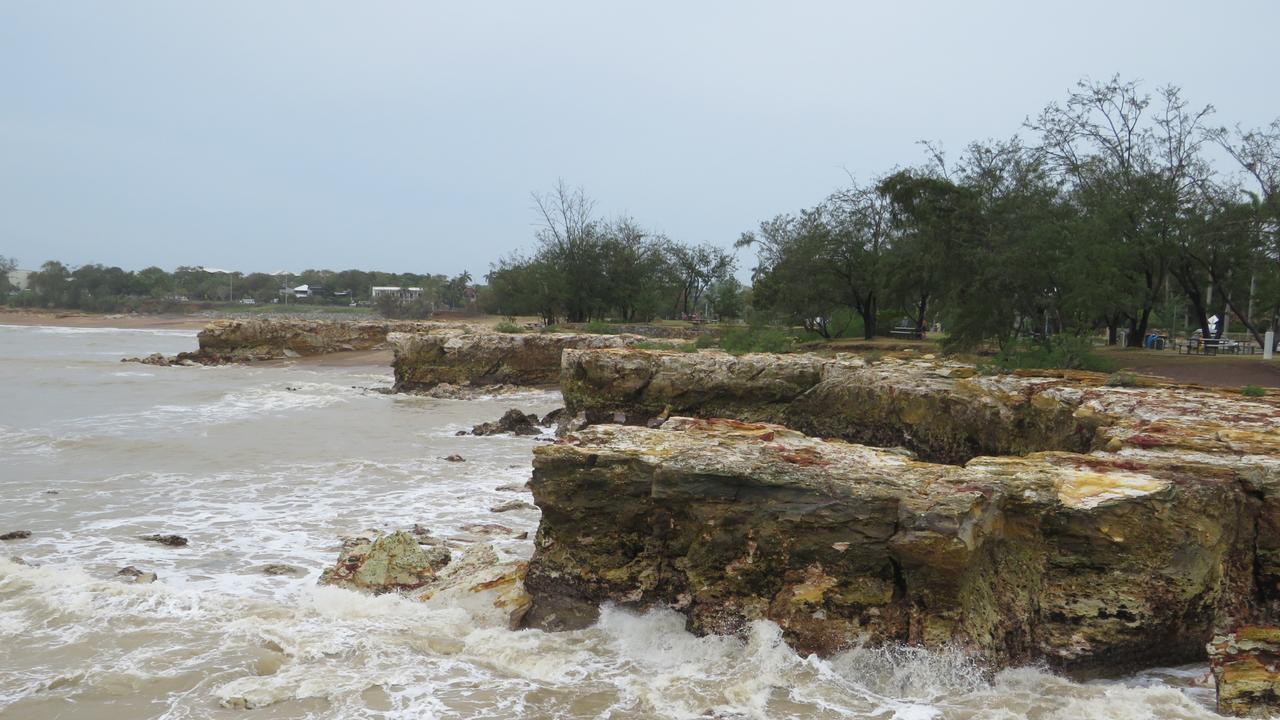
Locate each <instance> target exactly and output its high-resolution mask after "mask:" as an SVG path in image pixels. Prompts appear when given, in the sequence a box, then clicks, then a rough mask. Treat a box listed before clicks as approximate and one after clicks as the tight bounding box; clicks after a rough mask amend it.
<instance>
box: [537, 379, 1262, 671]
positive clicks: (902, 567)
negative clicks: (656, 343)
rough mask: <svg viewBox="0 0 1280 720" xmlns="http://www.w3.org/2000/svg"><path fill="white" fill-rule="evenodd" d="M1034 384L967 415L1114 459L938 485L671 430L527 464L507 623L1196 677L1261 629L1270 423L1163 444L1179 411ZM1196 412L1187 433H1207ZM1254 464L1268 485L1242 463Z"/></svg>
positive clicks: (764, 442) (808, 452) (1066, 462)
mask: <svg viewBox="0 0 1280 720" xmlns="http://www.w3.org/2000/svg"><path fill="white" fill-rule="evenodd" d="M623 357H624V358H630V359H631V360H634V361H636V362H642V360H637V359H636V358H637V355H636V354H630V355H624V356H623ZM813 362H815V363H816V362H817V361H813ZM566 366H567V367H569V366H570V365H569V363H568V361H566ZM808 372H814V371H813V370H810V371H808ZM826 372H827V371H826V370H825V369H822V368H819V370H818V371H817V374H818V375H820V376H823V377H825V374H826ZM770 373H772V379H770V380H768V382H767V383H765V384H766V385H769V386H772V387H775V388H779V391H778V392H777V393H775V394H774V395H773V396H768V395H766V396H765V399H766V400H768V399H769V397H773V398H784V397H786V396H787V395H788V394H789V393H790V392H791V391H790V390H789V389H787V388H789V387H791V385H792V384H794V380H793V379H792V378H794V377H796V375H783V374H782V373H781V369H779V368H774V369H773V370H770V369H769V368H768V367H767V366H766V367H764V368H763V369H762V370H761V371H760V375H761V376H768V375H769V374H770ZM745 376H746V374H744V377H745ZM1060 379H1061V378H1060ZM704 380H705V382H708V383H714V382H715V378H714V377H713V376H706V377H705V378H704ZM944 380H946V378H938V377H937V376H934V377H933V379H931V380H929V384H933V383H937V382H942V381H944ZM974 380H978V379H977V378H974ZM983 380H986V379H983ZM1051 380H1052V379H1050V378H1038V379H1036V378H1002V379H992V380H989V382H993V383H996V384H995V385H992V386H988V385H984V384H978V385H977V388H987V387H990V388H991V392H992V393H994V392H995V390H996V389H997V388H1004V389H1005V391H1006V392H1007V393H1009V394H1010V395H1016V396H1017V397H1020V398H1022V400H1020V401H1018V402H1017V403H1015V402H1014V401H1013V400H1011V399H1008V398H1005V397H1004V395H985V396H984V397H987V398H989V400H988V402H984V403H978V404H975V405H974V407H984V406H987V404H988V403H990V405H991V410H990V412H991V413H992V414H991V415H990V417H993V418H998V419H1003V421H1004V422H1005V427H1015V428H1016V427H1017V425H1010V424H1009V423H1008V419H1007V416H1006V415H1004V414H1003V413H1011V414H1012V416H1013V417H1017V413H1018V412H1019V411H1021V412H1024V413H1025V412H1027V411H1028V410H1027V408H1026V406H1025V405H1024V404H1023V403H1026V404H1030V405H1031V406H1032V407H1038V406H1039V405H1041V404H1043V405H1044V406H1046V407H1045V409H1046V411H1053V412H1061V413H1065V415H1066V417H1067V418H1071V419H1074V420H1081V419H1083V418H1088V419H1089V420H1090V422H1097V423H1098V424H1097V427H1099V428H1104V429H1105V430H1106V432H1104V434H1103V436H1102V437H1101V438H1099V440H1100V441H1104V442H1105V443H1110V440H1111V439H1117V440H1118V441H1119V442H1120V445H1121V446H1122V451H1121V452H1105V451H1101V452H1095V453H1092V454H1080V453H1068V452H1043V453H1033V454H1030V455H1027V456H1025V457H980V458H977V459H973V460H971V461H970V462H968V464H967V465H964V466H958V465H944V464H932V463H926V462H921V461H918V460H915V459H913V458H911V457H909V456H908V455H907V454H904V453H902V452H900V451H893V450H883V449H876V448H870V447H865V446H860V445H852V444H847V443H844V442H840V441H823V440H819V439H816V438H812V437H807V436H805V435H802V434H801V433H799V432H795V431H793V430H787V429H784V428H782V427H779V426H776V425H768V424H752V423H742V422H736V421H731V420H694V419H687V418H672V419H670V420H668V421H667V422H666V423H665V424H664V425H663V426H662V428H661V429H650V428H645V427H636V426H620V425H599V426H594V427H590V428H587V429H585V430H582V431H580V432H578V433H575V434H571V435H569V436H567V437H565V438H563V439H562V440H560V441H559V442H557V443H556V444H554V445H548V446H544V447H539V448H537V449H536V450H535V459H534V475H533V480H532V483H531V486H532V490H533V494H534V499H535V502H536V504H537V505H538V507H539V508H540V509H541V511H542V521H541V525H540V526H539V529H538V534H537V538H536V544H535V554H534V556H533V559H532V560H531V562H530V566H529V569H528V576H527V579H526V585H527V587H528V589H529V591H530V593H531V594H532V596H533V607H532V608H531V610H530V611H529V614H528V615H527V616H526V621H527V623H528V624H530V625H532V626H535V627H542V628H550V629H555V628H570V627H578V626H581V625H583V624H586V623H588V622H590V621H591V620H593V619H594V618H595V616H596V612H597V608H598V606H599V604H600V603H602V602H613V603H618V604H621V605H624V606H629V607H636V608H645V607H652V606H666V607H671V608H675V609H677V610H679V611H681V612H683V613H684V614H685V615H686V616H687V617H688V623H689V626H690V628H691V629H692V630H694V631H696V632H700V633H713V632H714V633H724V632H734V631H736V630H738V629H740V628H741V627H743V625H744V624H745V623H746V622H748V621H750V620H753V619H757V618H767V619H770V620H773V621H775V622H777V623H778V624H779V625H780V626H781V627H782V629H783V632H784V634H785V636H786V638H787V639H788V641H789V642H791V643H792V644H793V645H794V646H795V647H797V648H798V649H800V650H801V651H802V652H804V651H815V652H821V653H830V652H833V651H836V650H839V649H841V648H844V647H847V646H850V645H853V644H857V643H870V644H878V643H896V642H902V643H913V644H922V645H925V646H929V647H939V646H943V645H958V646H960V647H964V648H967V649H968V650H970V651H971V652H973V653H976V654H978V655H980V656H981V657H983V658H985V659H986V660H987V661H989V662H991V663H994V664H997V665H1003V664H1011V663H1022V662H1030V661H1038V660H1044V661H1046V662H1048V663H1049V664H1050V665H1051V666H1053V667H1055V668H1061V669H1064V670H1067V671H1071V672H1075V673H1079V674H1094V673H1103V674H1108V673H1116V672H1122V671H1126V670H1130V669H1133V668H1137V667H1146V666H1151V665H1169V664H1177V663H1181V662H1187V661H1193V660H1199V659H1202V658H1203V657H1204V648H1205V643H1206V642H1208V641H1209V639H1210V638H1211V637H1212V635H1213V634H1214V633H1215V632H1216V631H1220V630H1222V629H1224V628H1229V627H1234V626H1236V625H1238V624H1239V623H1242V622H1252V621H1256V620H1259V619H1262V620H1266V619H1268V618H1270V617H1272V616H1274V615H1275V614H1276V602H1275V601H1276V599H1277V596H1280V585H1278V584H1277V581H1276V580H1277V578H1278V577H1280V575H1277V572H1276V570H1277V565H1276V562H1275V559H1276V555H1275V548H1276V547H1277V540H1280V532H1278V531H1277V527H1280V505H1278V504H1277V502H1276V497H1277V495H1278V494H1280V492H1277V488H1278V487H1280V464H1277V462H1276V454H1275V453H1274V452H1273V450H1274V447H1273V445H1272V444H1273V443H1274V442H1276V440H1275V430H1274V428H1275V425H1276V423H1277V422H1280V420H1278V419H1277V418H1278V417H1280V413H1278V412H1276V408H1275V407H1274V406H1266V410H1268V411H1270V413H1271V414H1270V415H1269V416H1268V417H1265V418H1264V417H1262V416H1263V415H1265V412H1264V410H1262V409H1259V408H1249V407H1244V406H1240V405H1237V406H1236V407H1237V411H1238V412H1240V413H1245V414H1248V413H1254V415H1252V416H1251V417H1252V418H1253V420H1252V421H1250V422H1255V423H1257V424H1258V425H1266V426H1267V427H1270V428H1272V430H1271V434H1270V435H1268V434H1267V433H1264V432H1263V431H1262V429H1261V428H1260V427H1257V428H1254V429H1249V428H1248V427H1245V426H1247V425H1248V424H1249V423H1248V422H1242V423H1240V424H1239V425H1238V426H1232V427H1218V428H1217V429H1212V427H1213V426H1212V423H1213V422H1220V421H1225V420H1226V419H1227V418H1225V417H1223V416H1220V415H1219V416H1217V419H1216V420H1213V421H1207V420H1206V421H1204V422H1203V423H1202V424H1200V425H1199V426H1197V427H1199V428H1200V431H1199V434H1192V435H1184V436H1177V437H1175V433H1174V432H1173V431H1171V430H1169V426H1168V425H1162V424H1161V423H1167V422H1170V421H1171V418H1173V417H1174V416H1176V413H1174V412H1173V407H1174V406H1176V405H1177V404H1178V403H1180V402H1183V401H1184V400H1186V398H1182V399H1176V398H1177V397H1180V396H1176V395H1175V399H1171V400H1170V401H1169V403H1172V404H1166V405H1165V406H1164V407H1165V410H1164V411H1163V412H1156V411H1154V410H1151V409H1150V408H1145V407H1144V406H1143V404H1142V402H1141V401H1139V398H1140V397H1141V396H1138V397H1134V396H1131V395H1129V390H1130V389H1127V388H1125V389H1119V388H1108V392H1107V394H1103V395H1096V396H1095V395H1089V388H1090V387H1091V386H1090V385H1088V384H1082V383H1080V382H1073V383H1069V384H1065V385H1064V384H1061V383H1054V382H1052V381H1051ZM751 382H760V379H759V377H757V378H755V379H753V380H751ZM819 382H821V380H819ZM951 382H956V383H958V382H960V381H959V380H951ZM978 382H979V383H982V382H983V381H982V380H978ZM1004 383H1008V384H1004ZM650 384H652V383H650ZM815 386H816V383H815ZM690 387H691V388H692V385H690ZM953 387H954V386H953ZM971 387H972V386H971ZM1014 389H1018V392H1016V393H1015V392H1014ZM1122 391H1123V392H1122ZM1139 391H1140V390H1139V389H1134V392H1139ZM630 392H631V393H632V395H631V396H630V397H646V396H645V392H646V389H645V388H633V389H632V390H631V391H630ZM974 392H975V393H976V392H977V390H976V389H975V390H974ZM1180 392H1181V391H1180ZM957 394H958V395H960V396H961V397H968V396H967V395H965V394H964V392H962V391H957ZM666 396H667V397H674V396H675V395H673V394H671V393H668V394H667V395H666ZM744 397H745V396H744ZM917 397H918V396H917ZM925 397H927V395H926V396H925ZM1037 397H1043V398H1045V399H1042V400H1039V401H1037V400H1036V398H1037ZM1049 399H1052V400H1053V402H1054V403H1062V404H1065V405H1066V408H1063V409H1061V410H1056V409H1055V408H1053V407H1051V406H1050V404H1049V402H1048V400H1049ZM1199 399H1200V400H1201V401H1202V404H1200V405H1197V407H1199V408H1200V410H1199V413H1200V415H1201V416H1202V419H1203V416H1205V415H1210V416H1212V415H1215V414H1216V413H1221V412H1224V411H1225V408H1223V407H1218V406H1216V405H1215V404H1214V400H1213V398H1206V397H1201V398H1199ZM778 405H779V407H781V408H782V409H783V410H784V411H785V410H790V407H791V404H790V403H781V402H780V403H779V404H778ZM908 406H910V404H909V403H908ZM720 407H722V408H723V407H726V406H725V405H721V406H720ZM1125 408H1128V409H1129V412H1132V413H1135V416H1130V417H1129V418H1128V420H1127V423H1128V424H1126V425H1120V424H1119V423H1118V422H1117V424H1116V425H1107V424H1106V423H1105V422H1101V421H1100V420H1099V419H1100V418H1108V417H1109V416H1111V415H1113V414H1114V415H1117V416H1118V415H1120V414H1122V411H1123V410H1124V409H1125ZM1084 409H1087V412H1085V413H1084V415H1083V418H1082V417H1077V416H1078V414H1079V413H1080V411H1081V410H1084ZM833 411H835V409H834V408H833ZM1108 432H1109V433H1110V434H1109V435H1108V434H1107V433H1108ZM1251 433H1252V434H1251ZM1144 435H1147V436H1150V437H1151V438H1152V439H1151V440H1150V441H1147V440H1135V438H1138V437H1141V436H1144ZM1042 437H1043V436H1042ZM1051 437H1052V435H1051ZM1088 437H1089V438H1090V444H1092V442H1093V438H1094V434H1093V433H1090V434H1089V435H1088ZM1192 448H1194V450H1193V449H1192ZM1267 448H1272V450H1268V452H1272V454H1271V455H1270V456H1269V457H1270V459H1268V460H1266V462H1262V463H1257V462H1253V461H1252V460H1248V458H1249V454H1248V453H1250V452H1253V451H1261V450H1266V449H1267Z"/></svg>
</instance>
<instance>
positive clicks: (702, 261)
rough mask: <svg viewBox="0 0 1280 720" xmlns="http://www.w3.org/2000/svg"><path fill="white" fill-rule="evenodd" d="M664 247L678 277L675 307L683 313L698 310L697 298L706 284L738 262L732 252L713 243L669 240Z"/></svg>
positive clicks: (726, 275)
mask: <svg viewBox="0 0 1280 720" xmlns="http://www.w3.org/2000/svg"><path fill="white" fill-rule="evenodd" d="M667 248H668V250H667V252H668V254H669V256H670V258H671V264H672V265H673V266H674V268H675V271H676V273H677V275H678V277H679V279H680V291H679V294H678V295H677V296H676V305H675V307H676V309H677V310H678V311H679V313H680V314H681V315H682V316H688V315H690V314H691V312H697V309H698V302H699V301H700V300H701V299H702V294H703V293H704V292H706V291H707V288H709V287H711V285H712V283H715V282H717V281H720V280H723V279H725V278H726V277H728V276H729V275H731V274H733V271H734V269H735V267H736V266H737V260H736V258H734V256H733V253H731V252H729V251H727V250H724V249H723V248H719V247H716V246H715V245H711V244H707V243H703V244H701V245H681V244H679V243H671V244H669V245H668V246H667Z"/></svg>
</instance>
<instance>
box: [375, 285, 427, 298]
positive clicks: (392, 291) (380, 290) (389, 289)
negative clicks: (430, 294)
mask: <svg viewBox="0 0 1280 720" xmlns="http://www.w3.org/2000/svg"><path fill="white" fill-rule="evenodd" d="M372 290H373V299H374V300H375V301H377V299H378V298H380V297H383V296H384V295H391V296H393V297H395V298H397V299H399V300H400V302H413V301H414V300H417V299H418V298H420V297H422V288H420V287H411V288H406V287H393V286H390V285H385V286H384V285H375V286H374V287H373V288H372Z"/></svg>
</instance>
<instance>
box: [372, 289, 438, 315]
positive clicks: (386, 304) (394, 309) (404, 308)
mask: <svg viewBox="0 0 1280 720" xmlns="http://www.w3.org/2000/svg"><path fill="white" fill-rule="evenodd" d="M374 305H375V307H376V308H377V309H378V314H380V315H382V317H384V318H387V319H389V320H426V319H427V318H429V317H431V312H432V310H431V302H430V301H428V300H427V299H426V298H418V299H417V300H414V301H413V302H408V303H406V302H401V301H400V299H399V298H397V297H394V296H392V295H379V296H378V300H377V302H376V303H375V304H374Z"/></svg>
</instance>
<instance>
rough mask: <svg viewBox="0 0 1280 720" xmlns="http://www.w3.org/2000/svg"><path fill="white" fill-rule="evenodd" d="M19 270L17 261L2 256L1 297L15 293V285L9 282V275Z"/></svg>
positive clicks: (0, 264)
mask: <svg viewBox="0 0 1280 720" xmlns="http://www.w3.org/2000/svg"><path fill="white" fill-rule="evenodd" d="M17 268H18V261H17V260H16V259H14V258H11V257H5V256H4V255H0V295H8V294H9V293H10V292H12V291H13V285H12V284H11V283H10V282H9V273H11V272H13V271H14V270H16V269H17Z"/></svg>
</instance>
